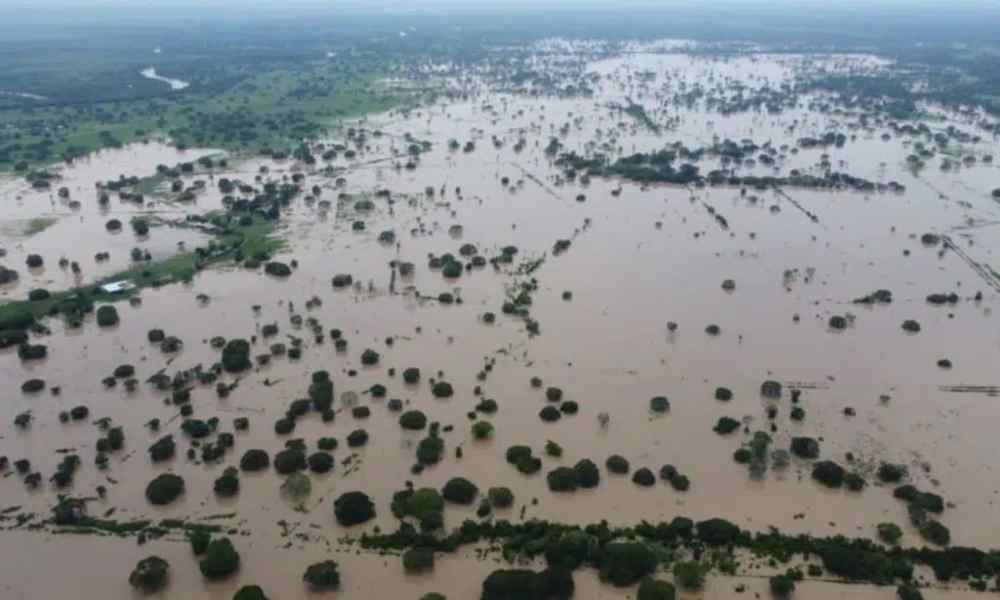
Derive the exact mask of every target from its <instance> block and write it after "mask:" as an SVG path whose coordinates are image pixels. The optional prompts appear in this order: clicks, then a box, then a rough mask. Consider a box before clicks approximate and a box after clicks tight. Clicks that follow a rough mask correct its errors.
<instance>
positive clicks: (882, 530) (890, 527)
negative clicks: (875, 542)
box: [877, 523, 903, 545]
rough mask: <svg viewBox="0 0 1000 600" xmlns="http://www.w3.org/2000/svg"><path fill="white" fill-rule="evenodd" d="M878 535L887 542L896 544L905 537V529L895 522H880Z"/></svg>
mask: <svg viewBox="0 0 1000 600" xmlns="http://www.w3.org/2000/svg"><path fill="white" fill-rule="evenodd" d="M877 529H878V537H879V539H881V540H882V541H883V542H885V543H886V544H892V545H895V544H896V543H897V542H899V540H900V539H901V538H902V537H903V530H902V529H900V528H899V525H896V524H895V523H879V524H878V527H877Z"/></svg>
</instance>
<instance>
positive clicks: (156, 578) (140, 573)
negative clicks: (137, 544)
mask: <svg viewBox="0 0 1000 600" xmlns="http://www.w3.org/2000/svg"><path fill="white" fill-rule="evenodd" d="M169 571H170V563H168V562H167V561H165V560H163V559H162V558H160V557H159V556H150V557H147V558H144V559H142V560H140V561H139V562H138V563H137V564H136V565H135V569H133V570H132V573H131V574H130V575H129V577H128V582H129V584H130V585H131V586H132V587H134V588H136V589H137V590H140V591H142V592H143V593H146V594H152V593H155V592H158V591H160V590H161V589H163V588H164V587H165V586H166V585H167V578H168V576H169Z"/></svg>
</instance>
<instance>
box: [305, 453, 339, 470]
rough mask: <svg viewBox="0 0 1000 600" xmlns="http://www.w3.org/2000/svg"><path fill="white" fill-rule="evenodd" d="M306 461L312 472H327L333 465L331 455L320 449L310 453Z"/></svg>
mask: <svg viewBox="0 0 1000 600" xmlns="http://www.w3.org/2000/svg"><path fill="white" fill-rule="evenodd" d="M306 462H307V463H308V464H309V470H310V471H312V472H313V473H328V472H330V471H331V470H332V469H333V465H334V460H333V456H332V455H331V454H330V453H329V452H324V451H322V450H320V451H319V452H313V453H312V454H310V455H309V458H307V459H306Z"/></svg>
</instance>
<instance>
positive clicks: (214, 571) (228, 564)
mask: <svg viewBox="0 0 1000 600" xmlns="http://www.w3.org/2000/svg"><path fill="white" fill-rule="evenodd" d="M198 567H199V568H200V569H201V574H202V575H203V576H205V577H206V578H208V579H222V578H224V577H228V576H229V575H232V574H233V573H235V572H236V571H237V570H238V569H239V568H240V555H239V553H238V552H237V551H236V549H235V548H233V543H232V542H230V541H229V538H219V539H217V540H212V541H211V542H209V543H208V547H207V548H206V549H205V557H204V558H202V559H201V562H200V563H198Z"/></svg>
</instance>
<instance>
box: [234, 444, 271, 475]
mask: <svg viewBox="0 0 1000 600" xmlns="http://www.w3.org/2000/svg"><path fill="white" fill-rule="evenodd" d="M270 465H271V457H269V456H268V454H267V452H266V451H264V450H259V449H251V450H247V451H246V452H244V453H243V457H242V458H240V468H241V469H243V470H244V471H260V470H262V469H266V468H268V467H269V466H270Z"/></svg>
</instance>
